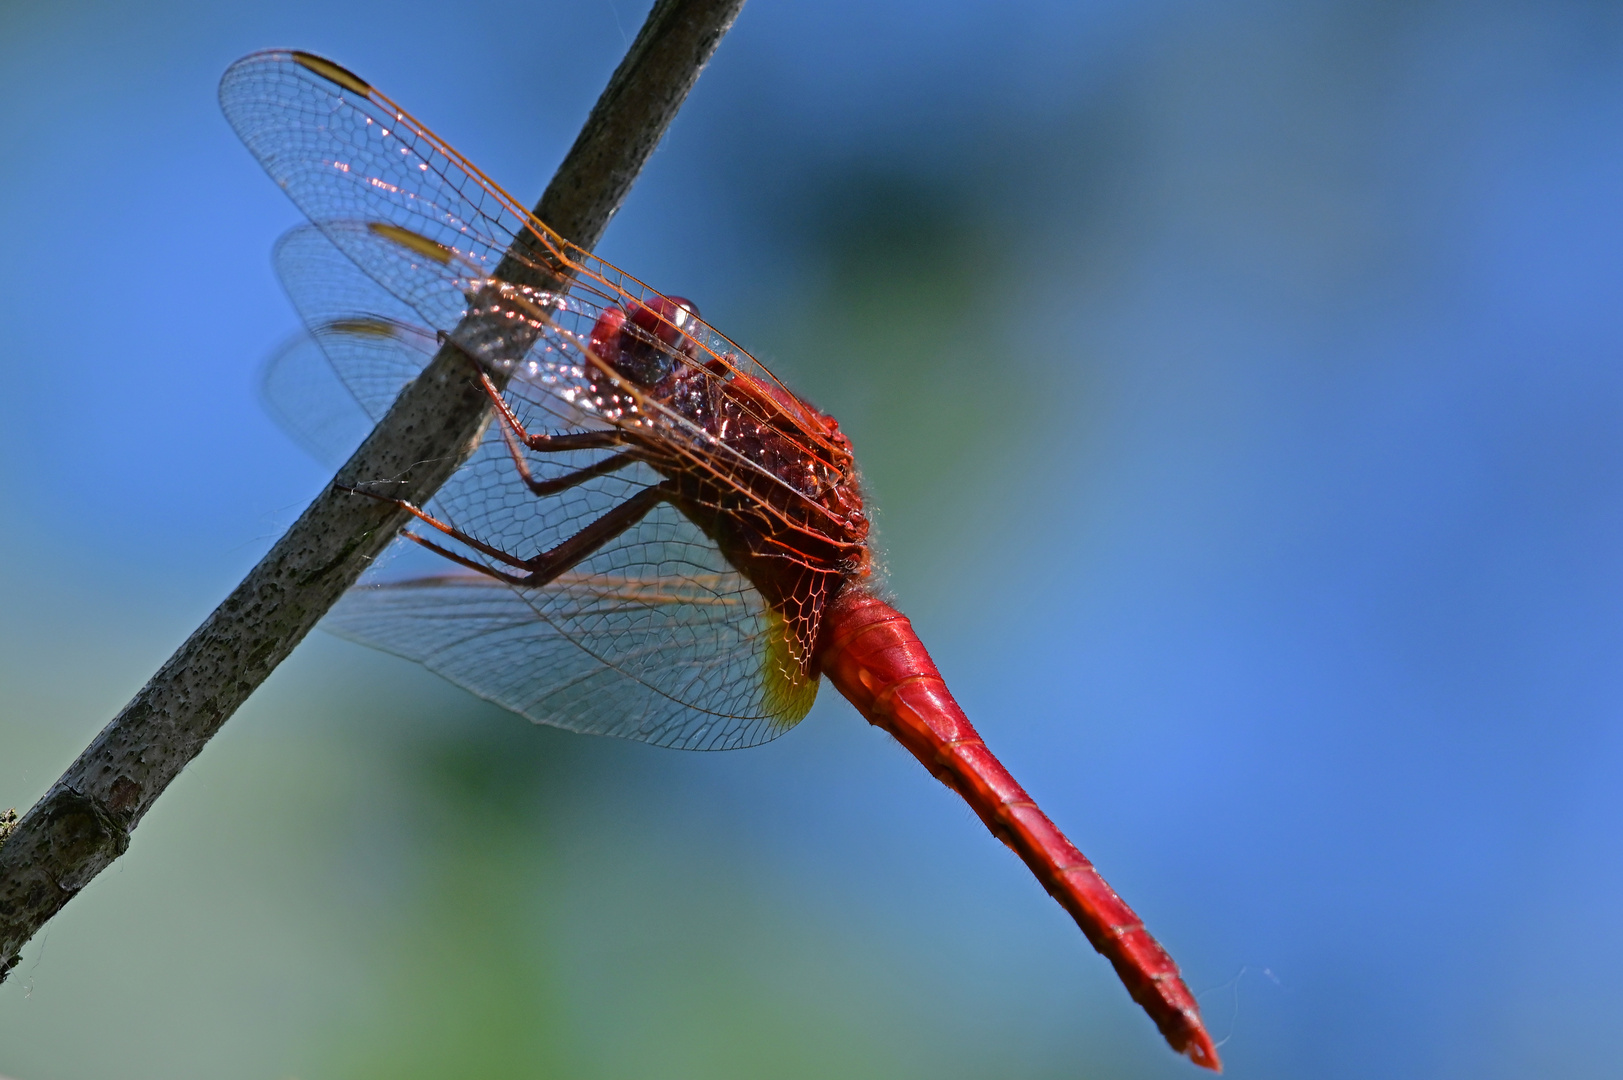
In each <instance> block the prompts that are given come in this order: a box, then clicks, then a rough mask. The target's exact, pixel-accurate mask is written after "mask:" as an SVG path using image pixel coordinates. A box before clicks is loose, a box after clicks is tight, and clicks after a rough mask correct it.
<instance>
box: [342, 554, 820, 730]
mask: <svg viewBox="0 0 1623 1080" xmlns="http://www.w3.org/2000/svg"><path fill="white" fill-rule="evenodd" d="M718 608H719V609H722V611H723V613H721V614H719V615H718V614H717V612H716V610H715V609H718ZM752 608H753V610H751V609H752ZM768 618H769V616H768V615H767V614H766V613H764V612H763V611H761V610H760V607H759V595H758V594H756V593H755V592H754V590H752V589H750V588H748V586H747V585H746V584H744V583H742V582H741V581H739V580H738V579H737V577H736V575H735V574H733V573H732V572H730V571H723V572H721V573H720V574H717V575H715V576H713V577H710V578H696V577H686V578H683V579H680V580H676V581H671V580H660V581H650V580H648V579H646V578H643V577H637V576H616V575H613V574H609V573H602V572H584V573H577V574H570V575H567V576H566V577H565V578H564V579H562V580H560V581H557V582H554V583H553V584H552V585H550V586H549V587H547V588H546V589H543V590H531V591H524V590H517V589H513V588H510V587H508V586H506V585H503V584H501V583H500V582H495V581H492V580H490V579H489V578H484V577H481V576H478V575H473V574H467V575H448V576H439V577H424V578H417V579H414V580H410V581H404V582H396V583H388V584H376V585H360V586H357V587H356V588H354V589H352V590H351V591H350V592H349V593H348V594H346V595H345V596H344V598H343V599H342V600H341V601H339V603H338V605H337V606H336V607H335V608H334V609H333V610H332V611H331V612H330V613H329V614H328V615H327V617H326V619H324V620H323V621H322V626H323V627H325V628H326V629H328V630H331V631H332V632H333V633H336V634H338V635H339V636H341V637H345V638H349V639H350V640H353V641H357V642H360V643H361V644H364V645H369V646H372V647H373V648H377V649H383V650H385V651H387V652H392V653H394V654H396V655H398V656H404V657H406V658H407V659H410V660H415V661H417V662H418V663H420V664H422V665H424V666H425V667H427V668H428V669H429V670H431V671H433V672H435V673H437V674H439V675H441V676H443V677H445V678H446V679H448V680H450V681H451V682H453V683H456V684H457V685H458V686H461V687H463V688H464V689H466V690H469V691H471V692H472V693H474V694H476V695H477V696H479V697H482V698H484V699H486V700H488V701H493V702H495V703H496V704H498V705H501V706H503V707H504V708H507V709H511V710H512V711H514V712H516V713H519V714H521V715H523V716H526V717H528V718H529V719H531V720H533V721H535V722H537V723H543V724H551V725H554V726H556V727H562V728H566V729H568V730H570V731H578V732H583V733H588V734H596V735H613V736H617V737H620V738H626V739H635V740H638V741H641V742H649V743H653V744H655V745H657V746H670V747H675V748H679V749H685V750H728V749H734V748H738V747H744V746H754V745H756V744H758V743H762V742H766V741H767V740H769V739H773V738H776V737H777V736H778V735H781V734H782V733H783V732H785V731H787V730H788V729H789V728H790V727H793V726H794V724H795V722H796V721H798V720H799V719H800V718H801V716H803V715H804V713H805V709H806V708H809V707H810V704H811V701H810V698H809V697H804V698H803V700H801V701H796V702H779V703H776V704H775V707H774V708H759V707H757V708H753V709H751V708H744V709H739V708H737V707H736V706H737V705H738V704H739V703H738V702H737V701H736V686H737V685H738V684H739V683H740V682H741V681H748V682H759V681H760V672H759V671H757V670H748V669H750V668H753V667H754V666H755V665H758V664H759V663H760V659H759V657H760V651H759V648H758V645H759V642H758V641H756V640H754V637H753V635H752V633H751V632H750V631H751V627H752V626H753V625H754V624H755V623H757V622H759V621H762V620H765V619H768ZM639 676H641V677H639ZM813 692H815V686H814V687H813ZM695 703H707V704H709V705H710V706H711V707H710V708H700V707H698V706H697V705H696V704H695Z"/></svg>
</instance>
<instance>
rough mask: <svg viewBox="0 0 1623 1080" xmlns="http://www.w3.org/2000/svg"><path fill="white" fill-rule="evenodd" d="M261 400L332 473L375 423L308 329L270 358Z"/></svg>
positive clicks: (262, 377) (263, 370)
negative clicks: (340, 377) (339, 376)
mask: <svg viewBox="0 0 1623 1080" xmlns="http://www.w3.org/2000/svg"><path fill="white" fill-rule="evenodd" d="M259 400H260V403H261V404H262V405H263V406H264V407H265V411H266V412H267V413H269V414H270V417H271V419H273V420H275V421H276V423H277V424H278V425H279V426H280V427H281V429H282V430H283V431H285V432H287V433H288V435H289V436H291V437H292V439H293V441H294V442H296V443H298V444H299V446H300V448H301V449H303V450H304V451H305V453H307V454H309V455H310V456H311V457H313V458H315V459H316V460H317V461H319V462H321V464H323V465H325V466H327V467H328V468H330V469H334V470H336V469H337V468H338V467H339V466H340V465H342V464H343V463H344V462H346V461H348V460H349V456H350V455H351V454H353V453H354V452H355V448H356V447H358V446H360V445H361V442H362V441H363V440H364V439H365V438H366V436H367V433H368V432H370V431H371V430H372V419H371V418H370V417H369V416H367V414H366V412H365V411H364V410H362V408H361V404H360V402H358V401H356V400H355V398H354V397H353V396H352V395H351V394H350V392H349V389H348V388H347V387H345V386H344V384H343V382H341V381H340V380H339V378H338V373H337V372H336V371H334V370H333V366H332V363H331V362H330V361H329V360H328V359H327V354H326V353H325V352H323V351H322V349H321V346H320V345H319V344H318V343H317V342H316V339H315V338H314V337H313V336H311V335H310V334H308V333H306V332H305V331H303V330H301V331H299V332H298V333H297V334H295V335H293V336H292V337H290V338H288V340H287V341H285V342H283V343H282V345H281V347H280V348H278V349H277V350H276V351H275V352H273V353H271V355H270V356H269V357H267V358H266V359H265V363H264V365H263V366H262V367H261V368H260V372H259Z"/></svg>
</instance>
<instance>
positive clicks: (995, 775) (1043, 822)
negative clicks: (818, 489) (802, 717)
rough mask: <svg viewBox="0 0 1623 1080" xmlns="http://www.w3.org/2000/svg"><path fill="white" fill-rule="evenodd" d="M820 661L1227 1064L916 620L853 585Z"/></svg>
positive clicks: (1144, 997) (1157, 950) (829, 626)
mask: <svg viewBox="0 0 1623 1080" xmlns="http://www.w3.org/2000/svg"><path fill="white" fill-rule="evenodd" d="M817 661H818V663H819V664H820V666H821V667H822V670H823V673H824V674H826V675H827V676H828V677H829V679H830V680H831V681H832V682H833V683H834V685H835V687H836V688H837V689H838V690H839V691H840V693H842V694H844V695H845V696H846V698H847V699H849V700H850V702H851V704H853V705H855V706H856V707H857V710H858V711H859V712H861V713H862V715H863V716H864V717H866V718H867V720H868V722H869V723H871V724H874V725H876V726H878V727H881V728H883V729H885V730H886V731H888V732H890V733H891V734H892V735H894V736H895V737H896V739H897V741H898V742H900V743H901V744H902V745H903V746H905V747H907V749H908V750H909V751H910V752H911V753H912V754H913V756H914V757H916V758H918V759H919V761H920V762H921V763H923V765H924V767H925V768H927V769H929V770H930V772H931V773H932V774H934V775H935V777H936V778H937V779H939V780H940V781H941V782H942V783H944V784H946V785H947V786H948V787H950V788H952V789H953V790H954V791H956V792H958V794H959V795H961V796H963V798H964V801H965V802H967V803H969V805H970V806H971V807H972V808H974V810H975V813H976V814H978V815H979V816H980V819H981V820H982V821H984V822H985V823H986V827H987V828H989V829H991V830H992V833H993V835H995V836H996V837H997V838H998V839H999V840H1002V841H1003V842H1004V843H1005V844H1007V845H1009V847H1010V848H1011V849H1012V850H1013V851H1014V853H1015V854H1016V855H1019V856H1020V858H1021V859H1022V860H1024V861H1025V864H1026V865H1027V866H1028V867H1030V868H1031V872H1032V873H1033V874H1035V875H1037V880H1038V881H1040V882H1042V884H1043V886H1044V888H1046V889H1047V890H1048V891H1049V893H1050V894H1051V895H1052V896H1053V897H1054V899H1056V900H1058V901H1059V902H1060V904H1061V905H1062V906H1063V907H1064V908H1065V910H1067V911H1069V912H1070V913H1071V917H1072V918H1074V919H1075V920H1076V924H1077V925H1078V926H1080V927H1081V928H1082V932H1083V933H1084V934H1086V935H1087V938H1088V940H1089V941H1090V942H1092V943H1093V947H1094V948H1095V949H1098V950H1099V951H1100V952H1101V953H1103V954H1104V955H1105V957H1106V958H1107V959H1109V961H1110V962H1111V963H1112V964H1113V965H1114V966H1115V968H1116V973H1117V974H1118V975H1119V976H1120V977H1121V981H1122V982H1123V983H1124V984H1126V986H1127V991H1128V993H1130V994H1132V996H1133V1000H1135V1001H1137V1002H1138V1003H1139V1004H1140V1005H1142V1006H1143V1007H1144V1010H1145V1011H1146V1012H1148V1013H1149V1014H1150V1018H1151V1019H1153V1020H1154V1021H1155V1024H1156V1026H1157V1027H1158V1028H1160V1029H1161V1034H1162V1035H1164V1036H1165V1037H1166V1040H1167V1042H1169V1043H1171V1044H1172V1048H1173V1049H1174V1050H1177V1051H1178V1052H1179V1053H1182V1054H1187V1055H1188V1056H1189V1059H1190V1060H1191V1061H1193V1062H1195V1063H1196V1064H1197V1065H1204V1066H1205V1067H1207V1068H1209V1069H1214V1070H1221V1068H1222V1066H1221V1064H1220V1063H1219V1061H1218V1059H1217V1048H1216V1047H1215V1046H1214V1045H1213V1044H1212V1040H1211V1036H1210V1035H1208V1034H1207V1032H1206V1027H1205V1025H1204V1024H1202V1023H1201V1019H1200V1010H1199V1007H1198V1006H1197V1005H1196V1004H1195V999H1194V997H1193V996H1192V995H1191V994H1190V993H1189V988H1188V987H1187V986H1185V985H1184V982H1183V979H1182V978H1181V977H1180V976H1179V975H1178V965H1177V964H1175V963H1173V962H1172V957H1170V956H1168V955H1167V952H1166V950H1165V949H1163V948H1162V947H1161V946H1160V944H1159V943H1158V942H1156V940H1155V939H1154V938H1153V937H1151V936H1150V934H1149V932H1148V931H1147V930H1145V929H1144V924H1143V923H1141V922H1140V921H1139V919H1138V916H1136V915H1134V914H1133V911H1132V909H1131V908H1129V907H1128V906H1127V905H1126V904H1125V903H1123V902H1122V899H1121V897H1119V896H1117V895H1116V891H1115V890H1114V889H1112V888H1111V887H1110V886H1109V885H1107V884H1106V883H1105V880H1104V878H1102V877H1100V876H1099V872H1098V871H1097V870H1095V869H1094V868H1093V864H1092V863H1090V862H1089V861H1088V860H1087V859H1086V858H1084V857H1083V855H1082V853H1081V852H1080V851H1078V850H1077V849H1076V846H1075V845H1074V844H1072V843H1071V842H1070V841H1069V840H1067V839H1065V835H1064V834H1063V833H1061V832H1060V831H1059V829H1058V828H1056V827H1055V825H1054V823H1053V822H1052V821H1049V820H1048V816H1047V815H1046V814H1044V813H1043V812H1042V811H1041V810H1039V809H1038V808H1037V804H1036V803H1035V802H1033V801H1032V799H1031V796H1029V795H1027V794H1026V792H1025V790H1024V789H1023V788H1021V786H1020V785H1019V784H1018V783H1016V782H1015V779H1014V777H1013V776H1011V775H1010V774H1009V771H1008V770H1007V769H1005V768H1004V767H1003V765H1002V764H1001V763H1000V762H999V761H998V760H997V758H995V757H993V756H992V753H991V751H990V750H988V749H987V748H986V744H985V743H984V742H982V741H981V738H980V736H979V735H977V734H976V733H975V728H974V727H973V726H972V725H971V724H970V722H969V719H968V717H966V716H965V715H964V712H963V710H962V709H960V708H959V707H958V703H957V702H956V701H954V700H953V698H952V694H951V693H949V692H948V691H947V684H946V683H945V682H943V681H942V679H941V674H940V672H938V671H937V670H936V666H935V664H934V663H933V662H932V661H931V659H930V654H929V653H928V652H926V651H925V648H924V645H923V644H922V643H921V642H920V641H919V639H918V637H917V635H915V634H914V633H913V626H912V624H911V623H909V622H908V621H907V618H906V616H904V615H902V614H901V613H900V612H898V611H897V610H896V609H894V608H892V607H891V606H890V605H889V604H886V603H885V602H883V601H882V600H877V599H875V598H874V597H872V596H868V595H865V594H863V593H862V592H860V591H858V590H855V589H848V590H847V591H846V593H845V594H843V595H842V596H841V597H840V598H839V599H838V600H837V601H836V602H835V604H834V606H833V608H832V609H831V610H829V611H828V612H827V614H826V615H825V616H824V622H823V626H822V631H821V633H820V635H819V641H818V649H817Z"/></svg>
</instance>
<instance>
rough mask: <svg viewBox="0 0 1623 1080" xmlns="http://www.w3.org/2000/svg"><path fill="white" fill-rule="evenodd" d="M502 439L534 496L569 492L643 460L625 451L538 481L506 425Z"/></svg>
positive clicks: (638, 455) (631, 451)
mask: <svg viewBox="0 0 1623 1080" xmlns="http://www.w3.org/2000/svg"><path fill="white" fill-rule="evenodd" d="M588 434H593V435H595V434H597V432H588ZM502 438H503V439H505V440H506V441H507V452H508V453H509V454H511V455H512V456H513V467H514V468H515V469H517V470H518V475H519V478H520V479H521V480H523V481H524V484H525V486H526V487H528V488H529V489H530V493H531V494H532V495H543V496H544V495H556V494H558V493H559V492H560V491H568V490H569V489H570V488H572V487H575V486H576V485H577V484H584V483H585V482H586V481H588V480H591V479H593V478H595V477H599V476H607V475H608V474H609V473H611V472H617V471H619V470H620V469H623V468H625V467H626V466H627V465H631V464H634V463H635V462H638V461H641V460H642V455H641V454H639V453H637V452H636V451H635V450H623V451H621V452H620V453H618V454H611V455H610V456H609V457H606V458H604V459H602V460H601V461H594V462H593V463H592V464H590V465H588V466H586V467H585V468H584V469H576V470H575V471H574V472H571V473H565V474H564V475H562V476H558V477H554V478H553V479H551V480H537V479H536V478H535V477H534V476H532V475H530V463H529V462H527V461H525V460H524V454H523V453H522V452H521V451H520V449H519V442H518V440H517V439H516V438H514V436H513V433H512V432H511V431H509V430H508V429H507V427H506V425H503V427H502Z"/></svg>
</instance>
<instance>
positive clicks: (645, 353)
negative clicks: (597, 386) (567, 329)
mask: <svg viewBox="0 0 1623 1080" xmlns="http://www.w3.org/2000/svg"><path fill="white" fill-rule="evenodd" d="M698 316H699V309H698V308H697V307H695V306H694V304H693V301H691V300H686V299H683V298H682V297H680V296H656V297H655V298H654V299H652V300H651V301H649V302H647V303H642V304H631V305H629V310H623V309H621V308H617V307H612V308H609V309H607V310H606V311H604V312H603V314H602V315H600V316H598V319H597V325H596V326H594V327H593V328H592V338H591V345H592V351H593V352H594V353H596V354H597V356H598V357H599V358H600V359H602V360H603V361H605V362H606V363H608V364H609V365H610V366H611V367H613V368H614V370H615V372H616V373H617V374H619V375H620V376H621V377H622V378H624V379H626V380H628V381H630V382H633V383H635V384H637V385H638V386H653V385H655V384H656V383H659V382H660V381H661V380H663V379H664V378H665V377H666V376H668V375H670V374H671V372H672V370H673V369H674V368H675V367H676V364H677V357H679V356H684V357H687V358H688V359H690V360H692V359H693V358H694V357H695V355H696V354H697V352H698V345H697V343H696V342H695V341H694V340H693V338H691V337H689V336H688V330H689V328H690V327H692V325H693V324H694V321H695V320H696V319H697V318H698Z"/></svg>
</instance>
